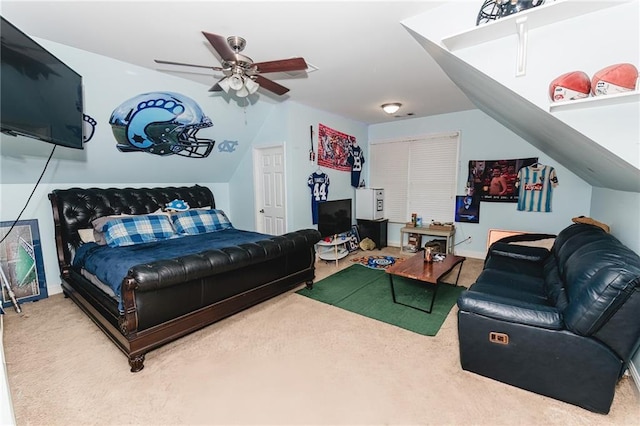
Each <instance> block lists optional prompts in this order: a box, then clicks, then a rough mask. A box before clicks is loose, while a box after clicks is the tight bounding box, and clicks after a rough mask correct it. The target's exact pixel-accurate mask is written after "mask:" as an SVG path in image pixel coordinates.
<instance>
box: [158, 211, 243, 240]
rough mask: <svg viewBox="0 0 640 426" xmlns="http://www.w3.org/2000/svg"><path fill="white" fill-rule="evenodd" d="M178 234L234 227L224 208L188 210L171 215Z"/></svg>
mask: <svg viewBox="0 0 640 426" xmlns="http://www.w3.org/2000/svg"><path fill="white" fill-rule="evenodd" d="M171 218H172V220H173V226H175V228H176V232H177V233H178V234H186V235H196V234H203V233H205V232H215V231H221V230H223V229H229V228H233V226H232V225H231V222H229V219H228V218H227V215H226V214H224V212H223V211H222V210H216V209H211V210H187V211H186V212H180V213H178V214H174V215H172V216H171Z"/></svg>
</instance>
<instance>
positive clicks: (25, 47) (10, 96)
mask: <svg viewBox="0 0 640 426" xmlns="http://www.w3.org/2000/svg"><path fill="white" fill-rule="evenodd" d="M0 18H1V22H0V38H1V51H0V64H1V67H2V68H1V70H0V71H1V73H0V76H1V78H0V79H1V80H2V85H1V92H0V95H1V97H0V105H1V111H0V125H1V131H2V132H3V133H6V134H10V135H14V136H16V135H20V136H27V137H31V138H35V139H40V140H42V141H45V142H50V143H53V144H56V145H63V146H67V147H70V148H78V149H82V127H83V126H82V125H83V120H82V111H83V109H82V77H81V76H80V75H79V74H78V73H76V72H75V71H74V70H72V69H71V68H69V67H68V66H67V65H65V64H64V63H63V62H62V61H60V60H59V59H58V58H56V57H55V56H53V55H52V54H51V53H50V52H48V51H47V50H46V49H44V48H43V47H42V46H40V45H39V44H38V43H36V42H35V41H34V40H32V39H31V38H30V37H29V36H27V35H26V34H24V33H23V32H22V31H20V30H19V29H18V28H16V27H15V26H14V25H13V24H11V23H9V22H8V21H7V20H6V19H4V18H2V17H0Z"/></svg>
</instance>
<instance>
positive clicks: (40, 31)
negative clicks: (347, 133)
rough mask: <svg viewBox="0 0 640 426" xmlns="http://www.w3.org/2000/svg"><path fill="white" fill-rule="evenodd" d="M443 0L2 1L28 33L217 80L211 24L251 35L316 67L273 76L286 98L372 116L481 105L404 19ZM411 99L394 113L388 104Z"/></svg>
mask: <svg viewBox="0 0 640 426" xmlns="http://www.w3.org/2000/svg"><path fill="white" fill-rule="evenodd" d="M442 3H443V2H442V1H412V2H405V1H339V2H338V1H333V2H332V1H313V2H309V1H284V2H277V1H257V2H255V1H254V2H251V1H11V0H3V1H2V16H4V17H5V19H7V20H9V22H11V23H13V24H14V25H16V26H17V27H18V28H20V29H22V30H23V31H24V32H26V33H27V34H28V35H30V36H33V37H38V38H42V39H46V40H51V41H54V42H57V43H61V44H64V45H67V46H72V47H76V48H79V49H82V50H86V51H89V52H93V53H98V54H101V55H104V56H108V57H111V58H115V59H118V60H121V61H124V62H128V63H132V64H135V65H139V66H143V67H147V68H151V69H156V70H161V71H163V72H167V73H170V74H173V75H176V76H181V77H184V78H187V79H191V80H194V81H197V82H201V83H203V84H206V85H207V86H209V87H211V86H213V85H214V84H215V82H216V81H217V80H218V79H219V78H221V77H222V74H221V73H219V72H213V71H211V70H207V69H201V68H191V67H179V66H172V65H159V64H157V63H155V62H154V59H162V60H168V61H176V62H185V63H190V64H199V65H208V66H219V65H220V61H219V59H218V58H217V57H216V54H215V51H214V50H213V49H212V47H211V45H210V44H209V43H208V42H207V40H206V39H205V37H204V36H203V34H202V31H206V32H211V33H215V34H220V35H223V36H225V37H227V36H232V35H233V36H241V37H243V38H245V39H246V41H247V44H246V47H245V49H244V51H243V52H242V53H243V54H245V55H247V56H249V57H251V58H252V59H253V60H254V61H256V62H262V61H270V60H276V59H285V58H291V57H297V56H301V57H304V58H305V60H306V61H307V62H308V64H309V65H310V67H311V68H310V69H309V70H308V72H298V73H290V74H289V75H287V74H284V73H279V74H268V75H267V76H268V77H270V78H273V79H274V80H275V81H276V82H278V83H279V84H281V85H283V86H285V87H287V88H289V89H291V90H290V92H288V93H287V94H286V95H284V96H282V97H278V96H275V95H272V94H270V93H269V92H267V91H264V90H260V91H259V93H260V97H261V99H262V100H267V101H270V102H281V101H282V100H284V99H291V100H293V101H296V102H299V103H302V104H305V105H308V106H310V107H313V108H317V109H321V110H324V111H330V112H333V113H335V114H338V115H341V116H344V117H348V118H351V119H354V120H357V121H361V122H364V123H368V124H372V123H381V122H386V121H392V120H398V119H402V118H406V117H424V116H430V115H436V114H443V113H449V112H456V111H462V110H468V109H473V108H474V105H473V104H472V103H471V102H470V101H469V100H468V99H467V97H466V96H465V95H464V94H463V93H462V91H460V89H458V88H457V87H456V85H455V84H453V82H452V81H451V80H450V79H449V78H448V77H447V75H446V74H445V73H444V72H442V70H441V69H440V67H439V66H438V65H437V63H436V62H435V61H433V60H432V59H431V58H430V57H429V55H427V54H425V52H424V50H423V49H422V48H421V47H420V45H419V44H418V43H417V42H416V41H415V40H414V39H413V38H412V37H411V36H410V35H409V34H408V33H407V31H406V30H405V29H404V28H403V27H402V25H401V24H400V22H401V21H402V20H403V19H406V18H409V17H411V16H414V15H417V14H420V13H423V12H425V11H428V10H430V9H432V8H434V7H437V6H439V5H441V4H442ZM385 102H401V103H402V104H403V107H402V108H401V110H400V111H399V112H398V113H397V114H396V115H397V117H394V116H389V115H387V114H385V113H383V112H382V110H381V108H380V105H381V104H383V103H385Z"/></svg>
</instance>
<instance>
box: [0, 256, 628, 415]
mask: <svg viewBox="0 0 640 426" xmlns="http://www.w3.org/2000/svg"><path fill="white" fill-rule="evenodd" d="M386 250H388V252H389V254H390V255H394V256H396V255H398V250H397V249H394V248H386V249H383V253H379V252H378V251H377V250H376V251H375V252H374V253H375V254H386V253H384V252H385V251H386ZM352 255H353V256H362V253H357V252H356V253H354V254H352ZM350 256H351V255H350ZM351 264H352V263H351V262H350V258H349V257H347V258H345V259H344V260H341V261H340V262H339V265H338V266H336V264H335V262H326V263H325V262H320V261H319V262H317V269H316V277H317V281H319V280H320V279H322V278H325V277H327V276H329V275H332V274H334V273H335V272H337V271H339V270H340V269H342V268H344V267H347V266H350V265H351ZM481 267H482V261H481V260H477V259H467V261H466V262H465V264H464V268H463V270H462V274H461V276H460V283H461V284H462V285H465V286H468V285H469V284H470V283H471V282H473V280H474V279H475V276H477V273H478V272H479V270H480V268H481ZM363 269H365V268H363ZM301 287H302V286H301ZM301 287H300V288H301ZM295 290H297V289H295ZM295 290H292V291H291V292H288V293H285V294H283V295H281V296H278V297H275V298H272V299H270V300H268V301H266V302H264V303H261V304H259V305H257V306H254V307H252V308H250V309H247V310H245V311H243V312H241V313H239V314H236V315H234V316H232V317H230V318H227V319H225V320H222V321H219V322H217V323H215V324H212V325H211V326H209V327H206V328H204V329H202V330H199V331H197V332H195V333H192V334H190V335H188V336H185V337H183V338H181V339H179V340H177V341H175V342H172V343H169V344H167V345H165V346H162V347H160V348H158V349H156V350H154V351H151V352H149V353H148V354H147V356H146V360H145V368H144V370H142V371H140V372H139V373H135V374H134V373H130V372H129V366H128V364H127V359H126V357H125V356H124V355H123V354H122V352H120V350H118V349H117V348H116V346H115V345H114V344H113V343H112V342H111V341H110V340H109V339H108V338H107V337H106V336H105V335H104V333H102V332H101V331H100V330H99V329H98V328H97V326H96V325H95V324H94V323H93V322H92V321H91V320H90V319H89V318H88V317H87V316H86V315H85V314H84V313H83V312H82V311H81V310H80V309H79V308H78V307H77V306H76V305H75V304H74V303H73V302H72V301H71V300H69V299H65V298H64V297H63V296H62V295H61V294H55V295H52V296H50V297H49V298H47V299H43V300H41V301H38V302H35V303H25V304H23V306H22V308H23V313H22V314H16V313H15V312H13V311H12V310H9V311H8V312H7V315H5V318H4V339H3V341H4V350H5V361H6V369H7V372H8V378H9V386H10V390H11V398H12V400H13V406H14V413H15V417H16V422H17V424H18V425H65V426H74V425H196V424H198V425H345V426H346V425H516V424H517V425H563V426H588V425H594V426H595V425H598V426H600V425H631V424H638V419H639V418H640V404H639V398H638V396H637V395H636V390H635V389H636V388H635V385H634V383H633V381H632V380H631V379H630V378H629V377H623V378H622V379H621V380H620V382H619V383H618V385H617V387H616V395H615V398H614V400H613V406H612V408H611V412H610V413H609V415H606V416H604V415H600V414H595V413H591V412H589V411H587V410H584V409H582V408H579V407H575V406H573V405H570V404H566V403H563V402H560V401H556V400H554V399H551V398H547V397H544V396H541V395H537V394H534V393H531V392H527V391H524V390H522V389H518V388H514V387H512V386H508V385H505V384H503V383H500V382H497V381H494V380H490V379H487V378H485V377H481V376H478V375H476V374H472V373H469V372H466V371H463V370H462V369H461V368H460V359H459V355H458V342H457V320H456V309H457V308H456V307H454V308H453V309H452V310H451V312H449V314H448V316H447V318H446V320H445V322H444V324H443V325H442V328H441V329H440V331H439V332H438V334H437V335H436V336H434V337H425V336H422V335H420V334H417V333H413V332H411V331H407V330H404V329H402V328H398V327H395V326H392V325H389V324H386V323H383V322H380V321H372V320H371V319H369V318H366V317H364V316H362V315H357V314H354V313H352V312H348V311H346V310H344V309H340V308H337V307H334V306H330V305H327V304H324V303H318V302H316V301H315V300H311V299H309V298H308V297H304V296H301V295H299V294H296V293H295ZM0 408H2V409H4V407H0Z"/></svg>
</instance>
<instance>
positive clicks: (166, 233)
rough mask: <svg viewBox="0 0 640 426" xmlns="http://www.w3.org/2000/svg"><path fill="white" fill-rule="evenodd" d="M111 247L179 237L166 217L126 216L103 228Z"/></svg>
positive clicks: (108, 222) (109, 222) (113, 220)
mask: <svg viewBox="0 0 640 426" xmlns="http://www.w3.org/2000/svg"><path fill="white" fill-rule="evenodd" d="M100 231H101V232H103V233H104V238H105V240H106V242H107V245H109V246H110V247H122V246H130V245H133V244H140V243H150V242H153V241H160V240H166V239H168V238H173V237H177V235H176V231H175V229H173V226H172V225H171V221H170V220H169V218H168V217H167V216H165V215H144V216H126V217H122V218H117V219H112V220H109V221H107V222H106V223H105V224H104V225H103V226H102V228H101V229H100Z"/></svg>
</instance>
